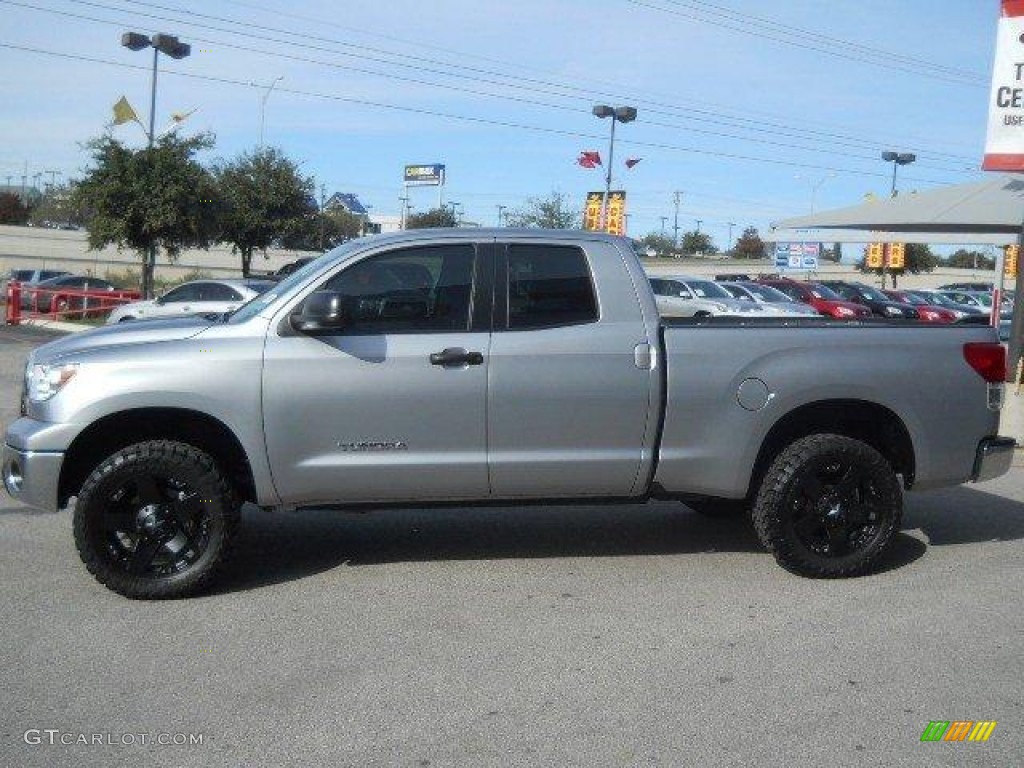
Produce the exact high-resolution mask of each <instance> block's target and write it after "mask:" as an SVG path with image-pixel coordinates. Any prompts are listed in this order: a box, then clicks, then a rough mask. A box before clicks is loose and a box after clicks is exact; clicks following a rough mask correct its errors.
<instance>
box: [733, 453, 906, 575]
mask: <svg viewBox="0 0 1024 768" xmlns="http://www.w3.org/2000/svg"><path fill="white" fill-rule="evenodd" d="M902 510H903V495H902V491H901V489H900V483H899V478H898V477H897V476H896V473H895V472H894V471H893V468H892V466H891V465H890V464H889V462H888V461H887V460H886V459H885V457H884V456H882V454H880V453H879V452H878V451H876V450H875V449H874V448H872V447H871V446H869V445H867V444H866V443H863V442H861V441H859V440H854V439H852V438H849V437H844V436H841V435H829V434H820V435H811V436H809V437H804V438H801V439H799V440H797V441H795V442H793V443H792V444H790V445H789V446H787V447H786V448H785V449H784V450H783V451H782V452H781V453H780V454H779V455H778V457H777V458H776V459H775V461H773V462H772V464H771V467H770V468H769V469H768V472H767V473H766V474H765V476H764V479H763V480H762V482H761V486H760V488H759V490H758V493H757V497H756V499H755V501H754V508H753V513H752V516H753V521H754V529H755V531H756V532H757V536H758V538H759V539H760V540H761V543H762V545H764V547H765V548H766V549H767V550H768V551H769V552H771V553H772V555H774V557H775V560H776V561H777V562H778V563H779V565H781V566H782V567H783V568H785V569H786V570H788V571H790V572H792V573H796V574H799V575H801V576H810V577H814V578H843V577H847V576H859V575H861V574H864V573H866V572H868V571H870V570H871V568H872V566H873V565H874V564H875V562H876V561H877V560H878V558H879V557H880V556H881V555H882V554H883V553H884V552H885V550H886V549H887V548H888V546H889V545H890V544H891V542H892V539H893V537H894V536H895V534H896V532H897V531H898V530H899V525H900V518H901V516H902Z"/></svg>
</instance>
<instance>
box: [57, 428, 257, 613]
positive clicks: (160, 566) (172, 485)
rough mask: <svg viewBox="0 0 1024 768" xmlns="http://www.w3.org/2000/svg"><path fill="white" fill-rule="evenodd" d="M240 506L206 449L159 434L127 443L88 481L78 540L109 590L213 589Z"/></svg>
mask: <svg viewBox="0 0 1024 768" xmlns="http://www.w3.org/2000/svg"><path fill="white" fill-rule="evenodd" d="M239 518H240V512H239V504H238V502H237V501H236V500H235V496H234V493H233V492H232V490H231V487H230V486H229V485H228V482H227V480H226V479H225V478H224V476H223V475H222V474H221V473H220V471H219V470H218V468H217V466H216V464H215V463H214V461H213V459H211V458H210V457H209V456H208V455H207V454H205V453H203V452H202V451H200V450H198V449H197V448H194V447H193V446H190V445H186V444H184V443H178V442H171V441H167V440H156V441H151V442H145V443H137V444H136V445H131V446H128V447H127V448H124V449H122V450H120V451H118V452H117V453H115V454H114V455H112V456H110V457H109V458H108V459H106V460H105V461H104V462H103V463H102V464H100V465H99V467H97V468H96V469H95V470H94V471H93V472H92V474H90V475H89V477H88V478H87V479H86V481H85V483H84V484H83V486H82V489H81V491H80V492H79V495H78V501H77V503H76V504H75V511H74V531H75V544H76V546H77V547H78V553H79V555H80V556H81V558H82V561H83V562H84V563H85V566H86V568H88V569H89V572H90V573H92V575H93V576H95V577H96V580H97V581H99V582H100V583H101V584H103V585H105V586H106V587H107V588H109V589H111V590H113V591H115V592H119V593H120V594H122V595H125V596H126V597H132V598H141V599H156V598H173V597H184V596H186V595H190V594H193V593H195V592H198V591H199V590H201V589H203V588H204V587H207V586H208V585H209V584H210V583H211V582H212V581H213V579H214V578H215V577H216V575H217V573H218V572H219V570H220V568H221V567H222V566H223V564H224V561H225V558H226V556H227V554H228V551H229V549H230V545H231V543H232V541H233V538H234V534H235V531H236V530H237V528H238V523H239Z"/></svg>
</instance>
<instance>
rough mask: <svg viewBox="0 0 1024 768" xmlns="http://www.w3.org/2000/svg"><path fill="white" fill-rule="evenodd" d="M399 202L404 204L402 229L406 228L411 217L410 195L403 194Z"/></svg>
mask: <svg viewBox="0 0 1024 768" xmlns="http://www.w3.org/2000/svg"><path fill="white" fill-rule="evenodd" d="M398 202H400V203H401V204H402V229H405V227H406V224H407V220H408V218H409V197H408V196H407V195H403V196H402V197H400V198H398Z"/></svg>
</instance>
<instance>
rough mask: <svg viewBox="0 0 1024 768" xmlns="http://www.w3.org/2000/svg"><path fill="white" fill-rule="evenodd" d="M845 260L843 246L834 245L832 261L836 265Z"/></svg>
mask: <svg viewBox="0 0 1024 768" xmlns="http://www.w3.org/2000/svg"><path fill="white" fill-rule="evenodd" d="M842 260H843V244H842V243H832V261H834V262H835V263H836V264H838V263H839V262H841V261H842Z"/></svg>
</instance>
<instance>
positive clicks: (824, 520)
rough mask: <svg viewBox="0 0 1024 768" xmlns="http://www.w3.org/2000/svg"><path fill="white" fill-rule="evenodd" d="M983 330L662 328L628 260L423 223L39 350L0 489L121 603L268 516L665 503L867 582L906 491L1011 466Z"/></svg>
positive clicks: (600, 240)
mask: <svg viewBox="0 0 1024 768" xmlns="http://www.w3.org/2000/svg"><path fill="white" fill-rule="evenodd" d="M1004 378H1005V354H1004V350H1003V348H1002V347H1001V346H1000V345H999V344H998V343H997V340H996V335H995V332H994V331H993V330H992V329H991V328H987V327H977V326H974V327H971V326H963V327H925V326H918V325H916V324H906V323H903V324H898V325H896V324H886V323H885V322H884V321H880V322H878V323H874V322H866V323H836V322H833V321H829V320H826V319H807V320H804V319H799V318H797V319H794V318H785V319H772V318H766V319H757V320H755V319H744V318H707V319H698V320H694V319H662V318H660V317H659V315H658V311H657V308H656V305H655V300H654V296H653V294H652V292H651V288H650V285H649V283H648V280H647V277H646V275H645V274H644V271H643V268H642V267H641V265H640V263H639V261H638V260H637V258H636V255H635V253H634V252H633V250H632V248H631V247H630V244H629V242H628V241H627V240H624V239H620V238H615V237H609V236H606V235H601V234H591V233H585V232H548V231H540V230H508V229H497V230H454V231H452V230H425V231H417V232H405V233H400V234H398V235H388V236H382V237H375V238H366V239H362V240H356V241H353V242H351V243H348V244H346V245H343V246H341V247H340V248H338V249H336V250H334V251H332V252H331V253H329V254H327V255H326V256H324V257H322V258H319V259H317V260H316V261H314V262H312V263H310V264H308V265H306V266H305V267H303V268H302V269H300V270H299V271H297V272H295V273H294V274H293V275H291V276H290V277H288V278H287V279H286V280H284V281H283V282H281V283H280V284H279V285H278V286H277V287H276V288H275V289H273V290H271V291H270V292H268V293H265V294H263V295H262V296H260V297H258V298H256V299H254V300H253V301H251V302H250V303H249V304H247V305H245V306H243V307H242V308H240V309H239V310H238V311H236V312H235V313H234V314H232V315H230V316H222V317H216V318H209V317H208V318H191V319H184V320H173V321H164V320H152V321H144V322H138V321H137V322H131V323H124V324H121V325H117V326H109V327H106V328H100V329H96V330H92V331H89V332H86V333H80V334H77V335H74V336H70V337H67V338H63V339H61V340H59V341H54V342H52V343H49V344H46V345H44V346H42V347H40V348H38V349H37V350H35V351H34V352H33V353H32V354H31V356H30V359H29V360H28V364H27V367H26V370H25V393H24V396H23V402H22V413H23V418H20V419H19V420H17V421H15V422H14V423H13V424H12V425H11V426H10V428H9V429H8V431H7V434H6V437H5V446H4V454H3V478H4V485H5V486H6V488H7V490H8V492H9V493H10V494H11V495H12V496H14V497H15V498H17V499H20V500H22V501H24V502H25V503H26V504H29V505H33V506H36V507H40V508H43V509H48V510H57V509H60V508H63V507H65V506H68V505H70V504H71V503H72V502H73V519H74V536H75V542H76V545H77V547H78V551H79V553H80V554H81V557H82V559H83V561H84V562H85V565H86V566H87V568H88V569H89V571H90V572H92V573H93V575H94V576H95V577H96V578H97V579H98V580H99V581H100V582H102V583H103V584H105V585H106V586H107V587H109V588H110V589H112V590H115V591H117V592H120V593H121V594H124V595H127V596H129V597H136V598H159V597H176V596H181V595H185V594H189V593H192V592H195V591H196V590H199V589H201V588H203V587H205V586H207V585H208V584H210V583H211V581H212V580H213V579H214V577H215V576H216V574H217V572H218V570H219V569H220V567H221V565H222V564H223V562H224V560H225V557H226V555H227V553H228V551H229V549H230V547H231V544H232V541H233V539H234V538H235V533H236V531H237V528H238V525H239V521H240V507H241V505H242V503H243V502H252V503H254V504H258V505H263V506H266V507H278V506H288V507H310V506H320V507H322V506H325V505H329V506H339V507H340V506H344V505H361V506H368V505H386V504H407V505H408V504H416V505H423V504H441V503H453V502H457V503H468V502H482V501H492V500H501V501H504V502H506V503H512V504H514V503H516V502H518V501H524V502H525V501H528V500H529V501H535V500H552V501H558V500H561V499H583V498H586V499H593V500H608V501H615V500H618V501H623V500H630V501H635V500H638V499H640V500H642V499H646V498H668V499H679V500H682V501H685V503H686V504H688V505H690V506H691V507H693V508H694V509H696V510H697V511H698V512H703V513H705V514H709V515H724V514H732V513H742V512H748V513H750V514H752V516H753V521H754V525H755V528H756V530H757V534H758V536H759V537H760V540H761V541H762V542H763V544H764V546H765V547H766V548H767V549H768V550H769V551H771V552H772V554H773V555H774V556H775V558H776V560H778V562H779V563H780V564H781V565H782V566H784V567H785V568H787V569H789V570H791V571H793V572H795V573H798V574H803V575H807V576H817V577H837V576H850V575H855V574H859V573H862V572H864V571H866V570H868V569H870V568H871V566H872V564H873V563H874V561H875V560H876V559H877V558H878V556H879V555H880V554H881V553H882V552H883V551H884V550H885V548H886V546H887V545H888V543H889V542H890V540H891V539H892V537H893V535H894V533H895V532H896V531H897V530H898V526H899V522H900V514H901V509H902V491H903V489H910V488H915V489H918V488H935V487H938V486H946V485H955V484H959V483H964V482H967V481H979V480H985V479H989V478H992V477H996V476H998V475H1000V474H1003V473H1004V472H1006V471H1007V470H1008V469H1009V467H1010V463H1011V459H1012V452H1013V445H1014V444H1013V441H1012V440H1010V439H1007V438H1001V437H998V425H999V413H998V410H999V407H1000V404H1001V402H1002V395H1003V391H1002V390H1003V384H1002V381H1003V379H1004Z"/></svg>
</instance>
